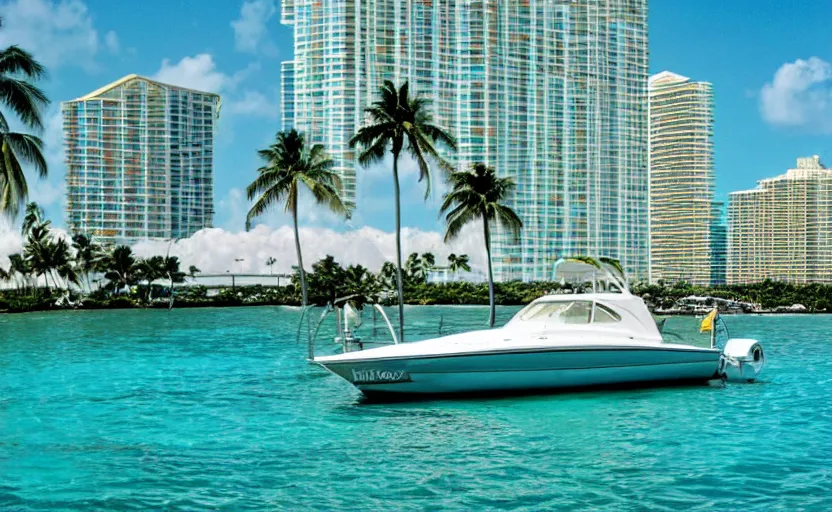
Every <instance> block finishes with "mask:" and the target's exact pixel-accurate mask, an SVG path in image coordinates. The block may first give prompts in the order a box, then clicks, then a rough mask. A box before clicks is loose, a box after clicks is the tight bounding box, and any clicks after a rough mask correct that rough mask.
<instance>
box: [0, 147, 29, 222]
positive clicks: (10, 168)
mask: <svg viewBox="0 0 832 512" xmlns="http://www.w3.org/2000/svg"><path fill="white" fill-rule="evenodd" d="M0 144H2V145H0V153H2V155H0V212H6V213H9V214H11V216H12V217H14V216H16V215H17V212H18V211H20V206H21V205H22V204H23V203H24V202H25V201H26V197H28V195H29V187H28V185H27V184H26V175H25V174H24V173H23V168H22V167H21V166H20V162H19V161H18V159H17V156H15V154H14V151H13V150H12V148H11V146H9V144H8V142H7V141H6V140H5V139H3V140H2V142H0Z"/></svg>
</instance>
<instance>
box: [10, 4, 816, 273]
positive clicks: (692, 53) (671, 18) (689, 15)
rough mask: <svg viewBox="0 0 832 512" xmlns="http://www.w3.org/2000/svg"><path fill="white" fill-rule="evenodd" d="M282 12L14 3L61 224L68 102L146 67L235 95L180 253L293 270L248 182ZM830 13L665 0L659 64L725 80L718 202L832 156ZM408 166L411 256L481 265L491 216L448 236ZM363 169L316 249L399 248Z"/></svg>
mask: <svg viewBox="0 0 832 512" xmlns="http://www.w3.org/2000/svg"><path fill="white" fill-rule="evenodd" d="M279 11H280V5H279V1H276V0H246V1H240V0H222V1H219V0H216V1H206V0H143V1H142V2H138V3H136V2H125V1H113V0H10V1H9V0H0V16H2V17H3V28H2V29H0V47H5V46H8V45H11V44H18V45H20V46H21V47H23V48H25V49H27V50H29V51H31V52H32V53H33V54H34V55H35V57H36V58H37V59H38V60H40V62H41V63H43V64H44V65H45V66H47V68H48V69H49V77H48V79H47V80H44V81H43V82H42V83H41V84H40V85H41V86H42V88H43V89H44V90H45V92H46V93H47V95H48V96H49V98H50V99H51V100H52V102H53V103H52V106H51V107H50V109H49V110H48V111H47V112H46V120H47V123H46V128H45V131H44V133H43V134H42V136H43V138H44V141H45V143H46V146H47V147H46V153H47V159H48V163H49V178H48V179H47V180H37V179H36V178H34V177H32V178H31V180H30V188H31V190H30V192H31V199H32V200H35V201H37V202H38V203H39V204H41V205H42V206H43V207H44V209H45V210H46V213H47V216H48V217H49V218H50V219H52V222H53V225H55V226H56V227H63V226H64V224H65V219H64V206H65V197H64V196H65V184H64V162H63V152H62V149H61V145H62V135H61V118H60V115H59V106H60V102H61V101H66V100H71V99H74V98H76V97H79V96H82V95H83V94H86V93H88V92H91V91H93V90H95V89H97V88H99V87H101V86H103V85H106V84H107V83H109V82H111V81H114V80H117V79H119V78H121V77H122V76H124V75H127V74H130V73H136V74H139V75H144V76H148V77H151V78H156V79H158V80H160V81H163V82H169V83H174V84H177V85H182V86H186V87H191V88H196V89H202V90H207V91H211V92H217V93H219V94H220V95H221V96H222V110H221V116H220V120H219V125H218V129H217V135H216V147H215V162H214V176H215V178H214V183H215V189H214V202H215V209H216V214H215V218H214V225H215V226H216V227H217V228H219V229H217V230H213V231H212V232H211V233H208V234H207V235H211V236H207V238H206V237H203V238H204V239H200V240H199V241H198V242H197V241H193V242H192V243H190V244H189V243H188V242H179V243H177V247H179V249H178V250H179V252H180V253H181V254H182V255H183V257H184V256H185V255H186V254H188V255H191V256H189V257H195V256H193V255H198V254H201V253H202V251H201V248H202V247H205V248H206V249H207V248H209V247H211V248H214V247H216V244H217V243H229V244H232V245H235V246H236V247H237V249H236V252H237V254H238V256H239V255H244V256H245V260H246V262H245V263H244V264H243V265H242V270H246V271H267V268H266V267H265V266H264V263H263V261H264V260H265V257H264V255H276V256H277V259H278V265H277V266H278V267H280V268H284V269H288V268H289V266H290V265H291V264H292V263H293V258H294V256H293V252H294V247H293V246H292V243H291V240H290V239H284V237H283V235H282V234H281V233H283V234H285V233H288V232H289V228H288V226H289V223H290V218H289V217H288V216H287V215H286V214H285V213H283V212H280V211H276V212H274V213H271V214H269V215H265V216H263V217H262V218H260V219H259V222H261V223H263V224H264V226H261V227H260V228H259V229H258V230H255V231H256V233H258V234H259V237H256V236H254V235H251V234H250V235H246V234H244V233H240V231H242V230H243V227H244V221H245V214H246V212H247V210H248V204H249V203H248V201H247V200H246V198H245V194H244V189H245V186H246V185H247V184H248V183H249V182H250V181H251V180H252V179H253V177H254V175H255V169H257V167H258V166H259V162H258V160H257V156H256V150H257V149H259V148H262V147H265V146H266V145H268V144H269V143H270V142H271V140H273V138H274V134H275V132H276V131H277V130H279V129H280V121H279V117H280V101H279V100H280V98H279V91H280V62H281V61H283V60H289V59H291V58H292V31H291V28H290V27H286V26H283V25H281V24H280V20H279V18H280V12H279ZM830 18H832V0H803V1H801V2H793V3H791V4H790V5H788V6H784V4H783V2H780V1H775V0H731V1H725V0H651V1H650V3H649V18H648V23H649V37H650V72H651V74H652V73H658V72H660V71H664V70H670V71H673V72H675V73H678V74H681V75H684V76H688V77H691V78H692V79H694V80H701V81H707V82H710V83H712V84H713V86H714V92H715V108H716V112H715V117H716V125H715V161H716V177H717V178H716V179H717V181H716V191H717V200H723V201H724V200H727V196H728V193H729V192H731V191H734V190H743V189H748V188H753V187H754V186H755V184H756V181H757V180H759V179H761V178H764V177H770V176H775V175H778V174H781V173H783V172H785V170H786V169H788V168H790V167H793V166H794V164H795V159H796V158H797V157H800V156H810V155H815V154H817V155H820V156H821V159H822V160H823V161H825V162H826V163H827V165H830V166H832V31H830V30H829V26H828V20H829V19H830ZM405 167H406V172H405V173H404V176H403V178H402V180H403V183H402V188H403V198H402V201H403V208H402V209H403V218H402V224H403V226H406V227H408V228H410V229H409V231H408V233H409V234H408V235H407V236H406V238H405V252H409V251H410V250H418V251H422V250H434V251H436V252H437V253H439V254H446V253H447V252H448V251H450V250H455V251H457V252H467V253H469V254H471V255H472V258H473V259H474V260H475V262H476V261H480V260H481V259H480V256H479V255H478V253H479V252H480V251H481V249H480V248H481V247H482V239H481V236H480V235H479V233H480V230H479V229H477V227H476V226H472V228H471V229H470V230H467V231H466V232H464V233H463V235H462V237H461V240H460V241H459V242H458V243H457V244H456V245H454V246H452V247H450V248H449V247H444V246H443V245H442V243H441V238H442V237H441V230H442V224H441V222H440V220H439V218H438V208H439V203H440V197H441V189H440V190H439V193H434V194H433V196H432V197H431V198H430V199H429V200H427V201H425V200H424V197H423V188H422V186H421V184H418V185H417V183H416V174H415V170H414V169H413V166H412V165H411V166H405ZM359 173H360V174H359V190H358V202H359V204H360V206H359V209H358V211H357V212H356V214H355V215H354V216H353V218H352V220H351V221H350V222H345V221H343V220H341V219H338V218H336V217H334V216H333V215H331V214H328V213H326V212H324V211H321V210H319V209H315V208H309V209H306V210H304V212H303V213H302V215H301V218H300V224H301V225H302V226H304V227H305V228H306V229H305V230H304V231H303V233H302V236H303V237H304V240H305V242H304V243H305V244H311V245H312V246H313V248H312V249H310V255H309V256H308V258H306V259H308V260H310V261H315V259H317V258H318V257H323V256H324V255H325V254H327V253H330V254H331V253H333V252H336V253H338V255H339V256H340V255H341V254H342V253H343V257H344V258H345V259H347V260H349V259H351V258H352V256H349V254H351V253H350V251H351V250H352V249H347V248H346V244H357V245H358V246H359V247H360V246H362V245H364V246H367V245H372V246H373V248H374V251H376V252H377V253H378V254H379V255H386V254H388V250H387V248H386V247H382V246H381V245H379V244H387V243H388V242H389V241H390V239H389V236H388V235H389V233H390V232H391V231H392V230H393V229H394V221H393V201H392V199H391V198H392V178H391V177H390V174H389V172H388V170H387V168H386V167H385V166H377V167H376V168H373V169H369V170H363V171H359ZM4 229H5V231H4ZM4 233H5V234H4ZM212 237H213V238H212ZM319 238H321V239H323V238H325V239H326V240H325V242H326V243H322V242H323V241H322V240H319ZM310 240H311V241H310ZM284 242H285V243H284ZM202 244H208V245H202ZM165 246H166V244H165ZM18 248H19V239H16V238H14V236H13V235H12V234H11V233H10V232H9V227H8V226H7V227H5V228H4V227H0V266H2V265H4V263H5V255H6V254H8V252H9V251H13V250H18ZM153 249H154V250H155V249H156V247H155V246H154V247H153ZM145 250H150V249H148V248H147V247H145ZM4 251H5V252H4ZM232 252H233V251H232ZM172 253H176V250H174V251H172ZM374 254H375V253H374ZM354 256H355V258H356V259H357V260H358V259H360V258H359V256H360V254H355V255H354ZM385 257H386V256H385ZM228 259H230V261H233V259H235V258H234V256H233V255H230V254H229V255H224V256H222V257H217V258H215V259H214V260H211V261H204V262H203V263H202V264H203V266H206V265H207V266H208V267H209V268H211V269H215V270H217V271H219V270H221V269H222V268H227V267H229V266H230V265H231V264H230V263H229V262H228V261H226V260H228ZM365 264H366V263H365ZM373 264H374V263H373ZM379 265H380V263H379ZM235 268H240V266H238V267H235ZM203 270H205V269H203Z"/></svg>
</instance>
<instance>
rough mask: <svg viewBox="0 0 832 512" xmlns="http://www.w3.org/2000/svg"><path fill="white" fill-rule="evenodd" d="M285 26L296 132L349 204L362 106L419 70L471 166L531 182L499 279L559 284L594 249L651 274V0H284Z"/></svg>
mask: <svg viewBox="0 0 832 512" xmlns="http://www.w3.org/2000/svg"><path fill="white" fill-rule="evenodd" d="M282 22H283V23H284V24H286V25H291V26H293V28H294V58H293V60H292V61H290V62H286V63H284V64H283V67H282V70H283V78H282V81H283V87H282V89H283V94H284V99H286V100H290V101H288V102H285V103H284V107H283V108H284V115H283V119H284V122H285V123H286V124H285V127H289V126H292V127H295V128H297V129H298V130H299V131H302V132H305V133H306V134H307V136H308V137H309V138H310V139H311V141H312V142H314V143H321V144H324V145H325V146H326V148H327V150H328V152H329V154H330V156H331V157H332V158H333V159H334V160H335V162H336V165H335V169H336V170H337V171H339V172H340V173H341V174H342V176H343V179H344V183H345V193H346V196H347V197H346V198H347V200H348V201H350V202H354V201H355V199H356V197H355V196H356V181H355V180H356V167H357V164H356V161H355V153H354V152H353V151H352V150H351V149H350V148H349V147H348V144H347V143H348V141H349V139H350V137H351V136H352V135H353V134H354V133H355V131H356V129H357V128H359V127H360V126H361V125H362V123H363V122H364V120H365V116H364V113H363V109H364V107H366V105H367V104H368V103H369V102H370V101H372V100H373V99H374V98H375V97H376V94H377V91H378V86H379V85H380V84H381V82H382V81H383V80H385V79H390V80H393V81H394V82H395V83H396V84H397V85H398V84H401V83H402V82H403V81H404V80H408V81H409V82H410V84H411V88H412V90H415V91H416V92H418V93H420V94H422V95H424V96H427V97H430V98H431V99H432V100H433V104H432V110H433V113H434V116H435V121H436V123H437V124H439V125H440V126H444V127H446V128H448V129H449V130H450V131H451V133H452V134H453V135H454V136H455V138H456V140H457V143H458V151H457V152H456V153H454V154H452V155H448V158H449V159H450V160H451V161H452V162H453V163H454V164H455V165H456V166H457V167H458V168H465V167H467V166H469V165H470V164H472V163H474V162H483V163H485V164H487V165H489V166H493V167H494V168H496V170H497V172H498V174H500V175H501V176H510V177H512V178H513V179H514V180H515V182H516V183H517V190H516V193H515V194H514V197H513V198H512V199H511V201H510V202H511V206H513V207H514V208H515V210H516V211H517V213H518V214H519V215H520V217H521V218H522V219H523V222H524V229H523V232H522V238H521V240H520V242H519V243H516V242H515V241H513V240H511V239H510V238H509V237H508V236H507V233H503V232H502V230H500V229H498V230H497V233H496V235H495V240H494V248H493V249H494V250H493V253H494V271H495V277H496V278H497V279H499V280H510V279H523V280H545V279H551V278H552V277H553V264H554V262H555V261H556V260H557V259H558V258H560V257H563V256H570V255H584V254H586V255H591V256H608V257H613V258H618V259H620V260H621V262H622V264H623V265H624V267H625V269H626V270H627V271H628V273H629V275H630V276H631V277H633V278H646V277H647V272H648V211H647V208H648V172H647V57H648V55H647V2H646V0H525V1H511V0H484V1H471V0H467V1H461V0H408V1H402V0H365V1H360V0H331V1H328V2H319V1H317V0H284V1H283V2H282ZM290 91H291V92H290ZM359 176H360V174H359Z"/></svg>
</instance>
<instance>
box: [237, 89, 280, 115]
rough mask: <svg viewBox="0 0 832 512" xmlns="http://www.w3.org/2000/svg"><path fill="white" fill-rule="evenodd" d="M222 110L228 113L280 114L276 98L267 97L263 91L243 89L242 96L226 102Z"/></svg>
mask: <svg viewBox="0 0 832 512" xmlns="http://www.w3.org/2000/svg"><path fill="white" fill-rule="evenodd" d="M223 111H224V112H227V113H230V114H242V115H250V116H259V117H266V118H275V117H277V116H279V115H280V105H279V104H278V102H277V99H269V98H267V97H266V95H265V94H263V93H260V92H257V91H245V93H243V97H242V98H240V99H237V100H232V101H230V102H228V104H227V105H226V106H225V107H224V109H223Z"/></svg>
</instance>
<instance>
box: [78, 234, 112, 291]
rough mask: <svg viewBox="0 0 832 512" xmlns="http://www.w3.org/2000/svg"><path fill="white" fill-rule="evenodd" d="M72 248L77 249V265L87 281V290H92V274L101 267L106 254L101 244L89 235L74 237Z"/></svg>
mask: <svg viewBox="0 0 832 512" xmlns="http://www.w3.org/2000/svg"><path fill="white" fill-rule="evenodd" d="M72 248H73V249H75V267H76V269H77V270H78V272H79V273H80V275H81V276H82V277H83V279H84V281H86V283H87V290H88V291H90V292H92V284H91V283H90V275H91V274H92V273H93V272H95V271H96V270H98V269H99V267H100V266H101V262H102V261H103V260H104V258H105V255H104V253H103V250H102V248H101V246H100V245H98V244H97V243H95V242H94V241H93V240H92V238H90V237H88V236H87V235H83V234H77V235H75V236H73V237H72Z"/></svg>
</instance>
